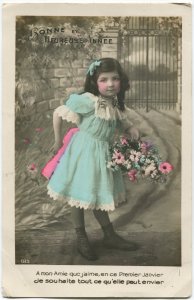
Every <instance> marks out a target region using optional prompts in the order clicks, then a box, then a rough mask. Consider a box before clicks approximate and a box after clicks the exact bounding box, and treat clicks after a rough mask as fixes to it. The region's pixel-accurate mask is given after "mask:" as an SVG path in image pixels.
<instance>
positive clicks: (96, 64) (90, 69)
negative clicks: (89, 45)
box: [87, 60, 101, 76]
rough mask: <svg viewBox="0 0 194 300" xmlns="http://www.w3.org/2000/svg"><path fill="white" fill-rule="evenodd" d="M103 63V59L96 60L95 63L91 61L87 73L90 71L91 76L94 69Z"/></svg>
mask: <svg viewBox="0 0 194 300" xmlns="http://www.w3.org/2000/svg"><path fill="white" fill-rule="evenodd" d="M100 64H101V61H99V60H96V61H94V62H93V63H91V65H90V66H89V68H88V71H87V74H88V73H90V76H92V75H93V74H94V71H95V70H96V67H99V66H100Z"/></svg>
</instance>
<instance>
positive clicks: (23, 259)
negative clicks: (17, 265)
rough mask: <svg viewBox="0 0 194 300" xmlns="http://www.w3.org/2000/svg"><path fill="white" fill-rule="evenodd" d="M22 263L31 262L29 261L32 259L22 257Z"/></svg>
mask: <svg viewBox="0 0 194 300" xmlns="http://www.w3.org/2000/svg"><path fill="white" fill-rule="evenodd" d="M21 263H22V264H29V263H30V260H29V259H26V258H22V259H21Z"/></svg>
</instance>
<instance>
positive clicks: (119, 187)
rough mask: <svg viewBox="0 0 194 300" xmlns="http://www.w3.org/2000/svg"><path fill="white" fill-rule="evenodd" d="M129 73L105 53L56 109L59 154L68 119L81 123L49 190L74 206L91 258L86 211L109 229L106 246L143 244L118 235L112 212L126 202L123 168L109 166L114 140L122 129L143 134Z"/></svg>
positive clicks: (82, 246) (81, 246)
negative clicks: (131, 102)
mask: <svg viewBox="0 0 194 300" xmlns="http://www.w3.org/2000/svg"><path fill="white" fill-rule="evenodd" d="M128 81H129V80H128V78H127V76H126V74H125V73H124V72H123V70H122V68H121V66H120V64H119V63H118V61H117V60H115V59H112V58H102V59H100V60H98V61H95V62H93V63H92V64H91V65H90V67H89V69H88V73H87V76H86V81H85V87H84V93H82V94H72V95H71V96H70V98H69V99H68V100H67V102H66V103H65V105H62V106H60V107H58V108H57V109H56V110H55V111H54V114H53V127H54V134H55V144H54V146H53V150H54V153H56V152H57V151H58V150H59V148H60V147H61V144H62V137H61V123H62V119H65V120H67V121H71V122H73V123H76V124H77V126H78V128H79V130H77V131H75V133H74V134H73V136H72V137H71V140H70V142H69V144H68V146H67V148H66V150H65V152H64V154H63V155H62V157H61V158H60V161H59V163H58V165H57V167H56V169H55V171H54V173H53V175H52V177H51V178H50V180H49V183H48V194H49V195H50V197H52V198H53V199H55V200H56V199H63V200H65V201H67V202H68V203H69V205H70V206H71V214H72V220H73V225H74V228H75V232H76V236H77V249H78V251H79V252H80V254H81V255H82V256H83V257H85V258H86V259H88V260H95V259H97V256H96V254H95V252H94V250H93V249H92V247H91V244H90V242H89V240H88V237H87V233H86V231H85V223H84V210H86V209H91V210H93V213H94V216H95V217H96V219H97V221H98V222H99V224H100V226H101V227H102V230H103V232H104V240H103V244H104V246H106V247H108V248H112V249H119V250H136V249H137V246H136V245H135V244H133V243H131V242H128V241H126V240H124V239H123V238H121V237H120V236H119V235H117V234H116V233H115V231H114V229H113V226H112V223H111V222H110V219H109V215H108V211H112V210H114V209H115V207H116V206H117V204H118V203H121V202H124V201H125V189H124V183H123V179H122V174H121V172H120V171H116V172H112V171H111V170H110V169H108V168H107V161H108V158H109V144H110V143H111V141H112V140H113V138H114V134H115V131H116V130H119V131H122V132H125V133H127V134H130V136H131V138H134V139H138V138H139V132H138V130H137V129H136V128H134V127H132V123H131V122H130V110H129V109H128V108H127V107H126V106H125V104H124V95H125V91H126V90H127V89H128V88H129V83H128Z"/></svg>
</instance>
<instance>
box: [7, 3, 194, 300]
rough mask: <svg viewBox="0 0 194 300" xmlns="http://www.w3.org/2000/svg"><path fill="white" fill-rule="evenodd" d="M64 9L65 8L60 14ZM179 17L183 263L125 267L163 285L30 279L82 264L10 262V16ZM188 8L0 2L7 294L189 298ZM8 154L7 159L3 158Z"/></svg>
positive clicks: (12, 94) (12, 84) (12, 251)
mask: <svg viewBox="0 0 194 300" xmlns="http://www.w3.org/2000/svg"><path fill="white" fill-rule="evenodd" d="M63 12H64V13H63ZM17 15H26V16H27V15H32V16H47V15H50V16H51V15H52V16H62V15H64V16H181V17H182V21H183V31H182V33H183V43H182V75H183V84H182V180H181V185H182V194H181V197H182V210H181V214H182V266H181V267H147V266H146V267H134V266H133V267H130V272H133V271H134V272H144V271H145V272H155V271H156V272H161V273H164V274H165V285H162V286H161V287H160V286H155V287H152V288H151V287H150V286H141V287H140V286H130V290H129V288H128V287H122V288H118V286H117V288H115V289H114V288H113V286H111V287H110V288H99V287H98V286H93V285H92V286H90V288H89V289H87V288H85V287H80V286H79V287H78V288H75V286H72V287H71V286H67V285H66V286H65V287H64V286H63V285H58V286H57V288H56V286H54V285H46V284H42V285H38V284H34V283H33V279H34V277H35V273H36V271H37V270H40V271H41V270H42V271H52V270H57V271H64V270H65V269H66V270H67V269H68V270H69V271H70V270H72V271H73V270H74V271H76V272H79V271H81V270H82V271H83V266H62V265H61V266H53V265H50V266H49V265H46V266H45V265H44V266H43V265H15V232H14V228H15V225H14V217H15V211H14V204H15V203H14V201H15V200H14V199H15V195H14V156H15V155H14V100H15V51H14V50H13V49H15V17H16V16H17ZM191 28H192V26H191V7H190V6H188V5H184V4H182V5H180V4H179V5H176V4H157V3H154V4H122V5H120V4H110V3H109V4H99V3H91V4H85V3H82V4H75V3H73V4H61V3H55V4H50V3H49V4H48V3H40V4H31V3H27V4H4V5H3V284H2V285H3V290H4V295H5V296H6V297H64V296H65V297H67V298H68V297H93V296H95V297H97V296H98V297H102V298H105V297H121V298H122V297H139V298H143V297H167V298H170V297H188V296H190V295H191V211H192V210H191V190H192V189H191V188H192V187H191V184H192V182H191V156H192V153H191V120H192V118H191V111H192V103H191V88H192V85H191ZM8 158H9V159H8ZM94 268H95V270H96V271H97V270H100V271H103V270H107V269H108V270H110V272H111V270H114V272H119V271H120V270H121V271H122V272H125V271H126V272H129V267H128V266H122V267H119V266H108V267H107V266H84V271H92V270H93V269H94Z"/></svg>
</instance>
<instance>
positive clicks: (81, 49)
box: [15, 17, 104, 118]
mask: <svg viewBox="0 0 194 300" xmlns="http://www.w3.org/2000/svg"><path fill="white" fill-rule="evenodd" d="M103 32H104V25H103V23H102V22H101V19H99V20H97V19H96V18H80V17H73V18H72V17H67V18H66V17H65V18H64V17H17V22H16V107H15V108H16V117H18V118H22V117H23V116H25V115H26V114H27V113H28V111H30V110H31V108H33V106H34V103H35V102H36V101H37V97H38V94H39V92H40V91H41V90H42V89H46V87H48V86H50V81H49V78H48V77H49V76H47V75H48V73H49V70H50V69H51V68H57V66H58V61H59V60H61V61H62V62H63V66H66V67H68V68H69V69H70V70H71V69H72V63H73V62H74V61H75V60H80V61H83V59H88V60H92V59H93V58H98V56H99V50H100V44H98V43H90V37H92V38H94V39H98V38H101V37H102V33H103ZM52 38H53V39H54V40H52ZM80 39H82V40H81V42H75V41H77V40H79V41H80ZM51 40H52V41H54V42H51ZM66 41H67V42H66ZM72 41H74V42H72Z"/></svg>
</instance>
